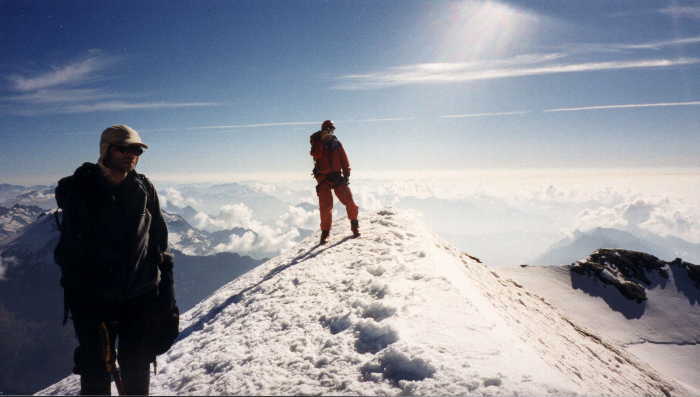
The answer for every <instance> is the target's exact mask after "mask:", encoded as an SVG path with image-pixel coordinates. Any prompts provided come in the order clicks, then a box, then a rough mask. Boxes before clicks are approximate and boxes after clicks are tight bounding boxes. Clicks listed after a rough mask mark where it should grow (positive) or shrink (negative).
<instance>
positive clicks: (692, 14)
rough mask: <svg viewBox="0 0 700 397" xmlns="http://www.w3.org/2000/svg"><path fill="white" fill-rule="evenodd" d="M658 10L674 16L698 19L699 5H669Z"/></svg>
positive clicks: (699, 15)
mask: <svg viewBox="0 0 700 397" xmlns="http://www.w3.org/2000/svg"><path fill="white" fill-rule="evenodd" d="M659 12H660V13H662V14H666V15H670V16H672V17H675V18H690V19H700V7H698V6H670V7H666V8H662V9H660V10H659Z"/></svg>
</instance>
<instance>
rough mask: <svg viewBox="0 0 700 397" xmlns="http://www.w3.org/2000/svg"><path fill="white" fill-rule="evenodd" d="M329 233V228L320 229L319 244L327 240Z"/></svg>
mask: <svg viewBox="0 0 700 397" xmlns="http://www.w3.org/2000/svg"><path fill="white" fill-rule="evenodd" d="M329 234H331V231H330V230H321V241H319V242H318V243H319V244H325V243H327V242H328V235H329Z"/></svg>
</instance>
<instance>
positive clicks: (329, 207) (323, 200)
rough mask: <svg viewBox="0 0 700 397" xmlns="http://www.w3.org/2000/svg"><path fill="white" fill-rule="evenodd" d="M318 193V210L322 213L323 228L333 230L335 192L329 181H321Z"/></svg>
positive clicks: (317, 187) (317, 189)
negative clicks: (332, 190)
mask: <svg viewBox="0 0 700 397" xmlns="http://www.w3.org/2000/svg"><path fill="white" fill-rule="evenodd" d="M316 194H317V195H318V211H319V213H320V214H321V230H331V223H332V222H333V194H332V193H331V187H330V185H329V184H328V183H327V182H321V183H320V184H318V185H317V186H316Z"/></svg>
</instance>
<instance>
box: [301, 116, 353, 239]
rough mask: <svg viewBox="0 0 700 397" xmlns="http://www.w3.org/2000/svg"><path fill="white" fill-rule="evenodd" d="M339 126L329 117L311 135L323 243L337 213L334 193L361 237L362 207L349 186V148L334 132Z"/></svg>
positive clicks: (351, 224) (351, 227) (351, 228)
mask: <svg viewBox="0 0 700 397" xmlns="http://www.w3.org/2000/svg"><path fill="white" fill-rule="evenodd" d="M333 131H335V125H334V124H333V122H332V121H331V120H326V121H324V122H323V124H322V125H321V130H320V131H316V132H315V133H313V134H312V135H311V156H313V158H314V165H315V166H314V171H313V173H314V178H316V182H318V185H316V194H317V195H318V207H319V211H320V213H321V241H320V243H321V244H325V243H326V241H327V240H328V235H329V234H330V231H331V223H332V216H333V215H332V214H333V195H332V194H331V190H333V191H335V195H336V197H338V200H340V202H341V203H343V205H344V206H345V209H346V211H347V213H348V219H350V230H351V231H352V235H353V237H359V236H360V226H359V224H358V222H357V213H358V211H359V208H358V207H357V205H356V204H355V202H354V201H353V199H352V192H351V191H350V187H349V186H348V184H349V182H350V162H349V161H348V156H347V154H345V149H343V145H342V144H341V143H340V141H339V140H338V138H336V136H335V135H333Z"/></svg>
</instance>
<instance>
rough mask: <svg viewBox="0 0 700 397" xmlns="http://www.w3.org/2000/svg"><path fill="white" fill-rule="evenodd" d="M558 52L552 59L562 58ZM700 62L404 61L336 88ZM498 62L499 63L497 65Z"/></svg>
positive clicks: (349, 77)
mask: <svg viewBox="0 0 700 397" xmlns="http://www.w3.org/2000/svg"><path fill="white" fill-rule="evenodd" d="M558 57H559V54H554V55H553V56H551V57H550V58H551V59H555V58H558ZM548 61H549V59H547V58H546V57H543V56H538V57H534V58H533V59H532V60H530V63H542V62H548ZM696 63H700V59H698V58H675V59H642V60H633V61H607V62H584V63H569V64H563V63H556V64H552V63H549V64H545V65H541V66H535V67H529V66H525V65H527V64H528V63H525V62H523V63H518V59H510V60H504V61H503V62H500V64H501V65H513V67H500V66H501V65H499V62H492V61H489V62H472V63H430V64H415V65H404V66H398V67H393V68H389V69H387V70H385V71H380V72H373V73H365V74H351V75H345V76H340V77H339V80H340V81H341V83H340V84H338V85H336V86H335V88H337V89H343V90H357V89H377V88H385V87H394V86H401V85H415V84H440V83H459V82H467V81H477V80H489V79H502V78H512V77H523V76H537V75H548V74H560V73H581V72H593V71H604V70H623V69H643V68H659V67H672V66H679V65H690V64H696ZM494 66H495V67H494Z"/></svg>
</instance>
